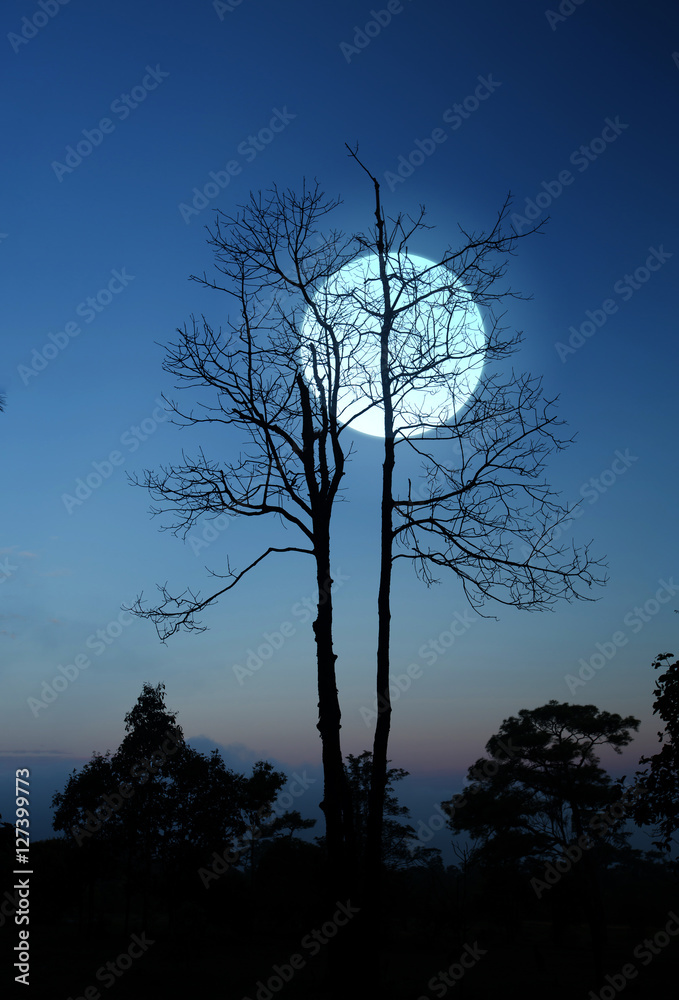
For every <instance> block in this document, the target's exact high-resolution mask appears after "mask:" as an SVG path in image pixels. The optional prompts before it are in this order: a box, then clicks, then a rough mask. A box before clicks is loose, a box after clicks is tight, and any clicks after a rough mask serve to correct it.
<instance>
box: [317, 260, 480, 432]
mask: <svg viewBox="0 0 679 1000" xmlns="http://www.w3.org/2000/svg"><path fill="white" fill-rule="evenodd" d="M394 263H395V261H394ZM387 274H388V275H390V282H389V288H390V297H391V300H392V305H395V306H396V308H397V309H398V308H399V307H402V306H403V305H405V304H407V303H408V302H411V303H413V304H412V305H411V306H410V307H409V308H407V309H405V310H404V311H403V312H401V313H399V314H398V316H397V317H396V319H395V323H394V327H393V329H392V332H391V336H390V341H389V352H390V368H391V371H392V373H393V379H394V382H393V392H392V398H393V408H394V430H395V433H396V434H397V436H398V435H401V436H403V437H410V436H413V435H415V434H418V435H420V436H422V434H424V433H425V432H426V431H427V430H432V429H433V428H434V427H435V426H437V425H440V424H445V423H446V422H447V421H449V420H451V419H452V418H453V416H454V415H455V413H456V412H457V411H458V410H460V409H461V408H462V407H463V406H464V405H465V403H466V402H467V401H468V399H469V398H470V397H471V395H472V394H473V392H474V390H475V388H476V386H477V384H478V381H479V378H480V377H481V372H482V370H483V360H484V349H485V345H486V336H485V331H484V328H483V320H482V318H481V314H480V312H479V310H478V307H477V306H476V304H475V303H474V302H473V301H472V298H471V296H470V293H469V292H468V291H467V290H466V289H465V287H464V285H463V284H462V282H460V281H459V280H458V279H457V278H455V276H454V275H453V273H452V272H451V271H449V270H448V269H447V268H445V267H443V266H442V265H437V264H435V263H434V262H433V261H431V260H427V258H426V257H419V256H416V255H415V254H411V255H407V256H406V255H404V254H401V257H400V260H399V265H398V268H397V269H395V268H394V264H393V263H392V261H391V260H390V261H388V263H387ZM415 300H417V301H415ZM314 307H315V309H317V310H318V311H319V312H320V314H321V316H322V317H323V318H324V319H326V320H327V321H328V323H330V324H331V325H332V328H333V330H334V332H335V336H336V338H337V341H338V345H339V354H340V360H339V362H338V359H337V356H336V355H335V354H334V353H333V351H332V350H330V349H329V345H328V341H327V337H326V335H325V334H324V333H323V328H322V326H321V325H320V324H319V323H318V320H317V317H316V316H315V315H314V310H312V309H311V308H308V309H307V312H306V315H305V317H304V320H303V323H302V329H301V338H300V339H301V343H300V355H301V361H302V366H303V368H304V375H305V378H306V379H307V381H308V382H309V384H310V386H311V387H312V388H313V390H314V392H315V393H316V395H317V396H318V393H319V386H318V382H319V380H320V381H321V383H322V385H323V387H324V388H327V386H328V373H333V372H334V370H335V366H336V365H337V364H338V363H339V364H340V386H341V388H340V392H339V397H338V416H339V418H340V420H342V422H343V423H346V422H347V421H348V420H351V427H352V428H353V429H354V430H357V431H360V432H361V433H362V434H369V435H371V436H373V437H383V436H384V408H383V406H382V404H381V402H379V399H380V397H381V379H380V322H381V319H380V317H381V315H382V314H383V312H384V296H383V291H382V283H381V281H380V276H379V261H378V258H377V255H376V254H366V255H364V256H362V257H358V258H356V260H353V261H351V262H350V263H349V264H346V265H345V266H344V267H342V268H340V269H339V270H338V271H337V273H336V274H334V275H332V276H331V277H330V278H328V279H327V280H326V281H325V282H324V283H323V285H322V286H321V287H320V288H319V289H318V291H317V292H316V295H315V296H314ZM314 354H316V357H317V359H318V364H317V367H316V369H315V370H314V364H313V355H314ZM416 372H419V374H415V375H413V373H416ZM371 402H372V405H371ZM361 411H365V412H361ZM352 418H353V419H352Z"/></svg>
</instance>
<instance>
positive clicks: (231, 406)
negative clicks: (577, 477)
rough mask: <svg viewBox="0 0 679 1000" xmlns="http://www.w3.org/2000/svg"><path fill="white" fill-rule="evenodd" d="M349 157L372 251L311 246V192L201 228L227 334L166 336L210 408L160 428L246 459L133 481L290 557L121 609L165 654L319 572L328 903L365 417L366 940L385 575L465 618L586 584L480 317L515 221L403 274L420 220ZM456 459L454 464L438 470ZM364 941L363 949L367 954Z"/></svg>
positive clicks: (539, 426) (387, 607) (346, 805)
mask: <svg viewBox="0 0 679 1000" xmlns="http://www.w3.org/2000/svg"><path fill="white" fill-rule="evenodd" d="M350 153H351V155H352V156H353V157H354V158H355V159H356V160H357V162H358V163H359V164H360V166H361V167H362V168H363V169H364V170H365V171H366V173H367V174H368V176H369V177H370V178H371V181H372V183H373V187H374V192H375V220H376V221H375V226H374V228H373V229H372V230H371V231H370V232H368V233H361V234H358V235H355V236H353V237H350V238H349V237H345V236H344V235H343V234H342V233H340V232H338V231H336V230H330V231H329V233H326V234H325V235H321V233H320V232H319V224H321V223H325V219H326V216H327V215H328V214H329V213H330V212H332V211H333V210H334V209H336V208H337V207H338V205H339V201H337V200H326V199H325V196H324V195H323V194H322V192H320V191H319V190H318V187H317V186H316V187H315V188H314V189H310V190H309V189H307V188H306V187H304V188H303V190H302V194H301V195H300V196H297V195H295V194H294V193H292V192H290V191H287V192H281V191H279V190H278V189H277V188H273V189H272V191H271V192H269V194H268V196H266V197H263V196H262V195H261V194H260V195H258V196H255V195H252V196H251V198H250V201H249V202H248V203H247V204H246V205H245V206H243V208H242V211H241V213H240V214H239V215H237V216H235V217H227V216H222V215H218V216H217V220H216V223H215V227H214V229H213V230H210V231H209V233H210V241H209V242H210V244H211V245H212V247H213V248H214V251H215V256H216V261H217V267H218V269H219V271H221V272H222V273H223V274H224V275H225V277H226V279H227V280H226V283H225V284H224V285H222V284H218V283H216V282H214V281H212V280H208V278H207V277H206V276H205V275H203V277H202V278H195V280H197V281H199V282H200V283H202V284H203V285H204V286H206V287H209V288H214V289H220V290H222V291H224V292H226V293H227V294H229V296H231V297H232V299H233V301H234V303H235V305H236V309H237V317H236V319H230V320H229V321H228V328H227V330H226V332H222V331H221V330H218V331H216V330H214V329H213V328H212V327H211V326H210V325H209V324H208V322H207V321H206V320H205V318H204V317H202V320H201V322H200V323H199V322H197V321H196V320H195V319H194V320H193V321H192V324H191V327H190V328H188V329H187V328H186V327H185V328H184V329H183V330H179V331H178V332H179V335H180V339H179V342H178V343H177V344H176V345H173V346H172V348H171V349H170V352H169V355H168V358H167V360H166V362H165V369H166V371H168V372H170V373H171V374H173V375H174V376H175V377H176V378H177V379H178V380H179V382H180V384H182V385H184V386H188V387H194V388H199V389H201V390H203V389H205V390H207V391H208V392H209V393H210V394H211V398H210V402H208V403H201V404H200V406H199V407H198V408H197V409H193V408H191V409H189V410H188V411H185V410H183V409H182V408H181V407H180V406H179V405H178V404H177V403H175V402H171V403H170V406H171V408H172V409H173V411H174V413H175V415H176V417H177V421H176V422H179V423H180V424H183V425H187V426H195V425H200V424H202V423H216V424H223V425H226V426H229V427H232V428H236V429H238V430H240V431H242V432H243V433H244V437H245V438H246V439H247V442H248V447H247V450H244V451H243V453H242V454H241V455H240V457H239V458H238V460H237V461H235V462H215V461H212V460H209V459H208V458H207V457H206V456H205V455H204V453H203V451H202V450H200V451H199V452H198V455H197V457H194V458H188V457H186V456H184V460H183V463H182V464H181V465H178V466H174V467H171V468H166V469H162V470H161V472H160V473H154V472H146V473H145V475H144V478H143V480H142V481H141V482H139V481H137V484H138V485H143V486H144V487H146V488H147V489H149V490H150V491H151V493H152V495H153V497H154V499H156V500H157V501H159V502H160V505H159V506H157V507H156V508H155V509H154V512H155V513H167V512H172V513H173V514H174V515H175V520H174V523H173V524H172V525H170V526H168V527H170V528H171V530H173V531H174V532H175V533H176V534H182V533H183V534H184V536H186V533H187V532H188V531H189V530H190V529H191V527H192V526H193V525H194V524H195V522H196V521H197V519H199V518H200V517H203V516H207V517H216V516H218V515H220V514H223V513H228V514H231V515H239V516H244V517H253V516H262V515H265V514H266V515H273V516H274V517H278V518H279V519H280V520H281V521H282V522H283V523H284V525H285V526H287V527H294V529H295V530H296V531H297V532H298V539H299V540H300V544H299V545H296V544H293V545H290V544H287V545H283V544H282V545H280V546H273V545H272V546H269V547H268V548H267V549H266V550H265V551H263V552H260V553H259V554H258V555H257V557H256V558H254V559H253V560H252V562H250V563H249V565H247V566H246V567H245V568H243V569H239V570H236V569H232V568H231V566H230V565H228V563H227V566H226V572H225V573H221V574H218V573H214V574H213V575H214V576H215V577H218V576H220V577H222V578H224V579H225V581H226V582H225V583H224V584H223V586H220V587H219V589H217V590H215V591H214V592H213V593H211V594H209V595H208V596H207V597H205V598H201V596H200V594H198V593H193V592H192V591H191V590H185V591H183V592H182V593H180V594H178V595H176V596H173V595H172V594H171V593H170V592H169V591H168V589H167V586H163V587H161V588H160V590H161V596H162V601H161V603H160V604H159V605H157V606H155V607H151V608H148V607H145V606H144V604H143V600H142V598H143V595H142V596H141V597H140V598H139V599H138V601H137V603H136V605H135V606H134V608H133V610H134V611H135V612H136V613H137V614H139V615H142V616H144V617H147V618H150V619H151V620H153V621H154V622H155V624H156V627H157V629H158V632H159V635H160V636H161V638H163V639H165V638H167V637H168V636H169V635H171V634H173V633H174V632H176V631H177V630H178V629H180V628H187V629H194V628H202V627H203V626H202V625H201V624H200V622H199V620H198V618H197V615H199V614H200V612H202V611H203V610H204V609H205V608H207V607H208V605H211V604H212V603H213V602H215V601H216V600H217V598H218V597H220V596H221V595H222V594H224V593H226V592H228V591H229V590H231V589H232V588H233V587H235V586H236V585H237V584H238V583H239V581H240V580H242V579H243V578H244V576H246V574H248V573H249V572H250V571H251V570H253V569H255V567H257V566H258V565H259V564H260V563H261V562H263V561H264V560H265V559H266V558H268V557H269V556H270V555H273V554H274V553H283V552H286V553H289V552H295V553H296V552H299V553H302V554H304V555H310V556H312V557H313V558H314V560H315V572H316V581H317V587H318V605H317V617H316V620H315V622H314V625H313V627H314V633H315V639H316V648H317V664H318V692H319V720H318V729H319V732H320V735H321V739H322V748H323V767H324V782H325V784H324V803H323V808H324V811H325V816H326V844H327V850H328V857H329V862H330V872H331V873H332V877H331V880H330V892H331V894H332V893H343V892H347V891H353V887H354V886H355V884H356V883H355V881H354V875H355V869H354V859H355V853H354V844H353V831H352V819H351V796H350V791H349V788H348V786H347V782H346V778H345V774H344V769H343V766H342V754H341V747H340V719H341V712H340V704H339V697H338V692H337V682H336V671H335V660H336V655H335V652H334V645H333V634H332V625H333V604H332V578H331V568H330V567H331V560H330V552H331V546H330V542H331V531H330V524H331V515H332V510H333V505H334V503H335V501H336V500H337V499H338V498H339V496H340V483H341V481H342V479H343V477H344V474H345V463H346V458H347V457H348V455H349V454H350V451H351V449H350V448H349V449H346V448H345V447H344V442H345V441H346V436H345V435H346V431H347V429H348V428H351V426H352V425H357V424H358V421H359V420H360V418H361V417H362V416H363V415H364V414H365V413H366V412H367V411H368V410H371V409H373V408H375V407H381V408H382V410H383V420H384V425H383V426H384V440H385V459H384V464H383V476H382V494H381V508H382V521H381V538H380V544H381V565H380V580H379V593H378V647H377V679H376V690H377V699H378V707H379V711H378V717H377V722H376V731H375V740H374V746H373V774H372V783H371V793H370V806H369V818H368V830H367V844H366V852H365V867H364V871H363V874H364V877H365V878H364V889H365V893H364V896H363V898H362V905H363V903H364V902H365V903H367V905H365V906H364V909H363V914H362V917H361V920H360V921H359V920H356V921H354V922H352V927H356V928H358V927H359V926H360V927H361V928H363V929H366V928H369V927H370V916H371V915H374V914H375V913H376V912H377V902H378V899H379V881H380V869H381V858H380V851H381V842H382V824H383V820H382V817H383V809H384V794H385V787H386V775H387V747H388V739H389V730H390V717H391V704H390V698H389V644H390V619H391V597H390V594H391V578H392V570H393V566H394V563H395V560H396V559H398V558H407V559H410V560H411V561H412V562H413V563H414V565H415V567H416V569H417V571H418V573H419V574H420V576H421V577H422V578H423V579H424V581H425V582H426V583H427V584H428V585H429V584H431V583H432V582H433V581H434V576H435V573H436V572H437V571H438V568H440V567H442V568H446V569H450V570H452V571H453V572H454V573H455V574H456V575H457V577H458V578H459V579H460V581H461V583H462V586H463V588H464V591H465V593H466V595H467V596H468V597H469V599H470V600H471V602H472V604H473V606H474V607H476V608H477V609H478V608H480V606H482V604H483V602H484V601H485V600H486V599H487V598H493V599H495V600H499V601H503V602H504V603H507V604H511V605H515V606H517V607H520V608H525V609H537V608H542V607H546V606H549V605H550V604H551V603H552V602H553V601H555V600H557V599H558V598H560V597H565V598H571V597H581V596H583V595H582V594H581V593H580V591H579V589H578V588H579V585H580V584H583V583H584V584H586V585H591V584H592V583H594V582H598V580H597V578H596V576H595V573H594V567H595V566H596V563H592V562H591V561H590V559H589V556H588V554H587V550H586V549H585V550H584V552H583V553H579V552H577V551H575V550H573V552H572V553H570V554H569V555H566V553H565V552H564V551H563V550H562V549H559V548H557V547H556V545H555V544H553V543H552V541H551V537H552V534H553V532H554V529H555V528H556V526H557V525H558V524H559V523H560V522H561V521H564V520H566V519H567V518H568V517H569V515H570V511H569V508H568V507H567V506H563V505H561V504H560V503H559V501H558V498H557V497H556V496H555V495H554V493H553V491H552V490H551V489H550V488H549V486H548V485H547V484H546V483H544V482H543V481H542V478H541V477H542V469H543V465H544V460H545V458H546V456H547V455H548V454H550V453H551V452H553V451H554V450H558V449H560V448H562V447H564V446H565V444H566V443H567V442H566V441H563V440H561V439H560V438H559V436H558V427H559V425H560V422H559V421H558V420H556V418H555V416H554V414H553V412H552V407H551V404H550V402H549V401H548V400H543V398H542V390H541V386H540V382H539V380H536V379H533V378H531V377H530V376H517V375H516V374H515V373H514V372H513V371H506V370H503V365H505V364H506V361H507V358H508V357H509V356H510V355H511V354H512V353H513V351H514V350H516V348H517V346H518V343H519V340H520V337H519V336H518V335H512V336H510V337H505V335H504V332H503V330H502V328H501V326H500V324H499V321H498V320H497V319H496V317H495V313H494V306H495V303H497V302H498V301H502V300H503V299H504V298H506V297H507V296H512V294H513V293H511V292H510V291H509V290H501V291H497V290H496V284H497V282H498V280H499V279H500V278H502V277H503V275H504V271H505V268H506V264H507V258H508V257H509V256H510V255H511V254H512V253H513V250H514V246H515V242H516V239H517V236H516V234H515V233H513V232H512V231H509V232H508V231H507V229H506V220H507V215H508V211H509V201H507V202H506V203H505V205H504V206H503V208H502V210H501V211H500V213H499V215H498V218H497V220H496V222H495V224H494V225H493V227H492V228H491V230H490V232H488V233H481V234H480V235H475V234H470V233H465V232H464V231H463V232H462V237H463V246H462V249H460V250H448V251H446V253H445V254H443V255H442V257H441V258H440V260H438V262H437V263H436V264H434V265H431V266H430V265H429V264H428V263H427V264H425V265H424V266H423V265H422V261H421V260H418V259H417V258H416V259H415V260H413V259H412V258H411V257H410V256H409V252H408V245H409V243H411V244H412V243H413V241H416V240H418V239H419V237H420V235H421V231H422V230H424V229H427V228H429V227H428V226H426V225H425V223H424V221H423V219H424V210H421V213H420V215H419V216H418V217H417V218H416V219H414V220H413V219H410V218H408V217H405V216H402V215H399V216H397V217H396V219H394V220H387V219H386V218H385V216H384V213H383V210H382V204H381V200H380V187H379V183H378V181H377V179H376V178H375V177H374V176H373V175H372V174H370V172H369V171H368V170H367V168H365V166H364V165H363V164H362V163H361V162H360V161H359V160H358V157H357V154H356V153H355V152H352V151H350ZM524 235H529V234H524ZM352 268H354V270H352ZM478 308H485V309H486V311H487V317H486V330H485V333H484V336H483V337H482V338H478V337H474V336H473V335H470V334H469V332H468V327H469V319H470V318H473V316H475V315H476V313H475V310H477V309H478ZM482 367H483V377H482V378H481V381H480V382H479V384H478V386H476V382H477V378H478V374H479V372H480V370H481V368H482ZM442 389H443V390H445V391H447V393H448V397H449V405H447V406H444V407H442V406H441V404H440V400H438V399H437V398H436V397H433V396H431V395H429V396H427V393H429V394H431V393H433V392H434V390H442ZM472 390H473V394H472V395H471V397H470V398H467V397H469V396H470V392H472ZM423 392H424V393H425V396H424V397H423V396H422V393H423ZM423 400H424V401H423ZM446 442H447V445H446ZM397 445H399V446H400V447H404V448H406V449H410V451H411V456H414V457H415V458H416V459H417V460H418V461H420V462H421V463H422V465H423V472H424V476H423V482H422V485H421V487H420V488H419V490H417V491H414V489H413V487H412V483H411V481H410V480H409V479H407V476H406V479H405V481H404V482H403V483H402V484H401V483H399V482H398V481H397V479H396V446H397ZM453 446H455V448H456V449H457V452H459V458H458V460H457V461H456V462H452V463H451V450H452V447H453ZM405 467H406V468H407V463H405ZM399 468H400V465H399ZM536 528H537V531H536ZM519 543H521V544H522V545H526V544H528V547H529V548H528V555H527V556H526V555H525V554H522V553H519V552H517V545H518V544H519ZM397 548H398V549H399V551H396V549H397ZM337 898H339V896H335V899H337ZM344 898H347V897H346V896H344ZM360 937H361V940H362V941H363V944H365V938H366V937H367V935H365V934H361V935H360ZM370 947H371V945H370V943H368V944H366V949H368V950H369V949H370ZM373 952H374V949H373Z"/></svg>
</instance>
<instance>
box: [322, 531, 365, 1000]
mask: <svg viewBox="0 0 679 1000" xmlns="http://www.w3.org/2000/svg"><path fill="white" fill-rule="evenodd" d="M319 534H320V537H321V542H320V544H319ZM316 570H317V581H318V607H317V617H316V620H315V622H314V623H313V629H314V635H315V637H316V652H317V662H318V724H317V729H318V731H319V733H320V736H321V741H322V758H323V782H324V784H323V802H322V804H321V808H322V809H323V812H324V814H325V830H326V850H327V880H326V891H325V893H324V908H325V910H326V913H325V914H324V915H323V919H324V920H330V919H331V918H332V914H333V913H334V912H335V910H336V909H337V906H338V904H340V903H346V902H348V901H351V902H352V903H353V902H355V899H356V893H355V891H354V890H355V885H356V878H355V875H356V872H355V859H354V850H353V819H352V805H351V795H350V791H349V785H348V781H347V778H346V773H345V770H344V761H343V759H342V748H341V743H340V729H341V721H340V720H341V711H340V704H339V696H338V692H337V678H336V672H335V661H336V659H337V656H336V654H335V652H334V648H333V640H332V577H331V575H330V536H329V531H323V532H317V533H316ZM353 938H354V933H353V928H352V927H351V922H350V923H349V925H348V926H347V927H346V928H344V929H343V930H341V931H340V932H339V933H338V934H337V935H335V937H333V938H332V939H331V940H330V942H329V945H328V965H327V976H328V986H329V989H330V990H331V991H332V992H333V993H335V992H336V995H337V996H340V997H344V996H346V995H347V993H346V990H347V988H348V987H349V986H351V984H352V982H353V983H355V982H356V974H357V972H356V971H355V970H353V969H352V960H353V958H354V954H355V952H354V949H353V948H352V947H350V944H351V942H352V940H353Z"/></svg>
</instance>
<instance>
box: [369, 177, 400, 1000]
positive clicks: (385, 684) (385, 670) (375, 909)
mask: <svg viewBox="0 0 679 1000" xmlns="http://www.w3.org/2000/svg"><path fill="white" fill-rule="evenodd" d="M376 192H377V209H376V212H375V214H376V217H377V223H378V228H379V238H378V251H379V256H380V274H381V278H382V283H383V288H384V296H385V319H384V323H383V326H382V330H381V335H380V347H381V355H380V376H381V383H382V400H383V406H384V463H383V465H382V506H381V524H380V584H379V591H378V596H377V615H378V625H377V678H376V689H377V721H376V723H375V739H374V741H373V759H372V776H371V783H370V794H369V796H368V824H367V833H366V849H365V883H364V885H365V896H364V928H363V930H364V934H366V937H367V938H368V939H369V940H371V941H373V942H376V947H374V948H373V951H372V953H371V955H370V961H369V965H368V973H367V975H368V977H369V978H368V985H369V986H370V987H372V988H373V989H374V990H377V989H379V962H380V928H381V916H382V914H381V894H382V892H381V891H382V829H383V821H384V795H385V787H386V783H387V751H388V745H389V731H390V728H391V696H390V693H389V644H390V637H391V574H392V566H393V560H392V549H393V524H392V520H393V481H394V464H395V458H396V455H395V441H394V412H393V405H392V396H391V374H390V360H389V335H390V332H391V322H392V318H391V303H390V299H389V286H388V281H387V278H386V269H385V259H384V242H383V220H382V218H381V211H380V207H379V188H378V185H377V183H376ZM366 932H367V933H366Z"/></svg>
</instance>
